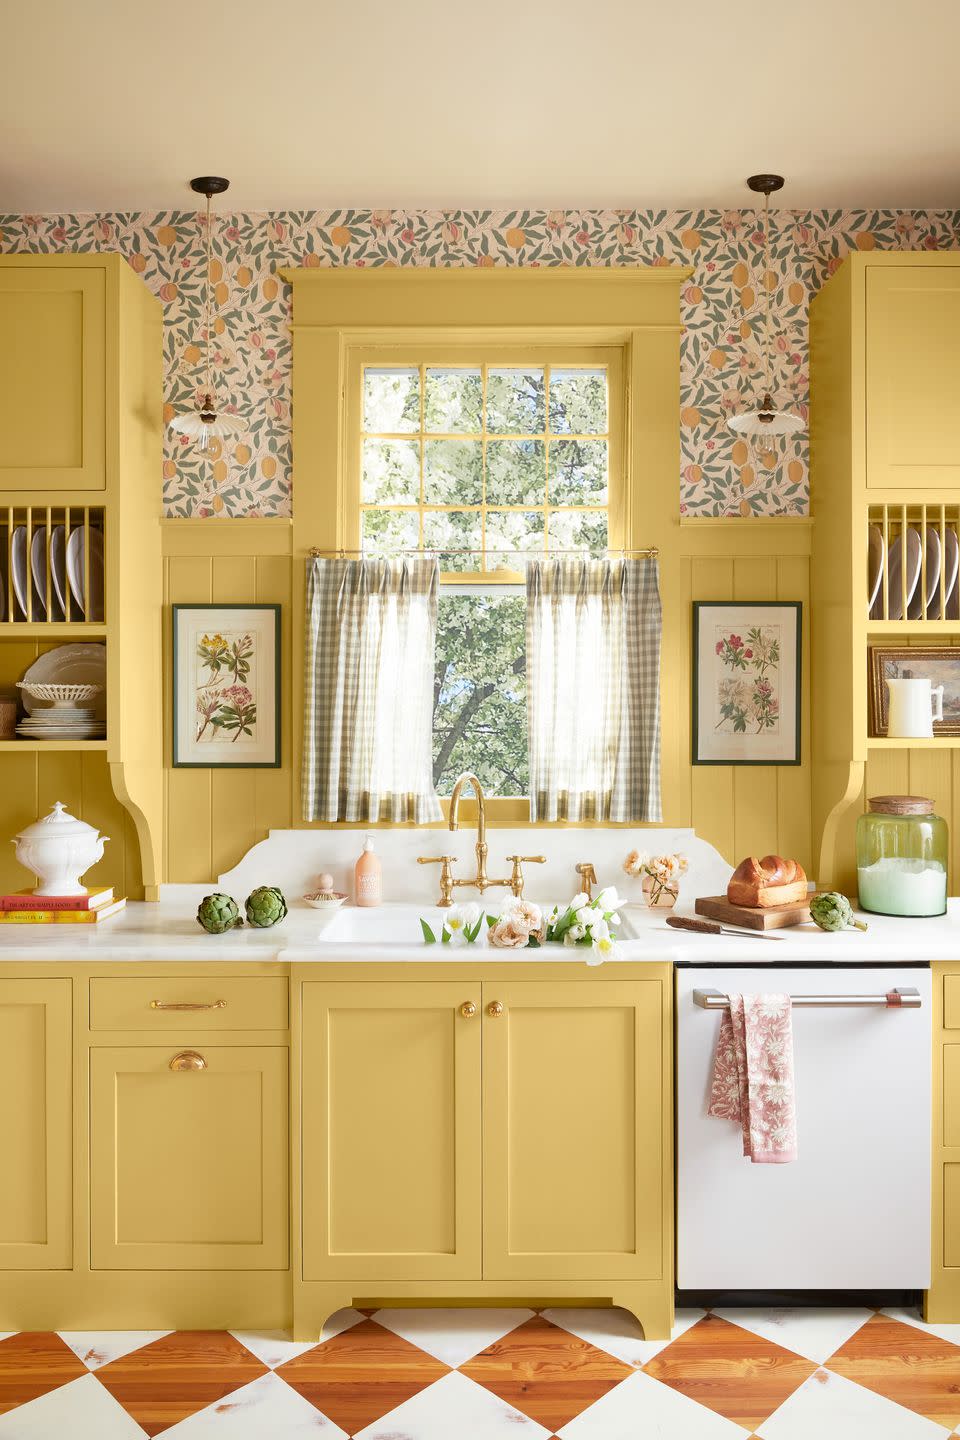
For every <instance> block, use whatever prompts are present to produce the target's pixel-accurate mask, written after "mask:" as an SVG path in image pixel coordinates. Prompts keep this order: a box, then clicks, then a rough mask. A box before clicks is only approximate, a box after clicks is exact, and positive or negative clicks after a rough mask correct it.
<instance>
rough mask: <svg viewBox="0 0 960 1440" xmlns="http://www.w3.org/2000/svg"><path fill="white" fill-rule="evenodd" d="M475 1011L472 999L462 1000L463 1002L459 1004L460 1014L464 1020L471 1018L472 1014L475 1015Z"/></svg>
mask: <svg viewBox="0 0 960 1440" xmlns="http://www.w3.org/2000/svg"><path fill="white" fill-rule="evenodd" d="M476 1013H477V1007H476V1005H474V1003H473V1001H472V1000H464V1002H463V1004H462V1005H461V1006H460V1014H461V1015H462V1016H463V1018H464V1020H471V1019H472V1018H473V1016H474V1015H476Z"/></svg>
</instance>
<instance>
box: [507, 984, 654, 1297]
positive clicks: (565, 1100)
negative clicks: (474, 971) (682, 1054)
mask: <svg viewBox="0 0 960 1440" xmlns="http://www.w3.org/2000/svg"><path fill="white" fill-rule="evenodd" d="M664 1000H665V997H664V994H663V986H662V982H661V981H660V980H650V981H647V980H631V981H624V982H619V981H606V980H605V981H589V980H570V981H566V980H561V981H555V982H551V981H534V982H530V983H524V982H519V981H518V982H516V983H506V984H501V983H499V982H497V983H492V982H491V983H487V984H484V987H483V1006H484V1010H483V1194H484V1209H483V1274H484V1279H490V1280H512V1279H520V1278H540V1279H556V1280H561V1279H594V1280H602V1279H616V1278H619V1279H650V1278H655V1277H657V1276H659V1274H660V1270H661V1268H662V1266H661V1238H662V1225H663V1188H662V1187H663V1183H664V1176H663V1148H664V1147H663V1132H662V1119H663V1117H662V1103H663V1101H662V1073H661V1066H662V1052H661V1019H662V1009H663V1004H664ZM498 1005H499V1006H500V1007H502V1009H501V1011H500V1012H499V1013H497V1012H496V1007H497V1006H498ZM491 1007H493V1013H492V1012H491Z"/></svg>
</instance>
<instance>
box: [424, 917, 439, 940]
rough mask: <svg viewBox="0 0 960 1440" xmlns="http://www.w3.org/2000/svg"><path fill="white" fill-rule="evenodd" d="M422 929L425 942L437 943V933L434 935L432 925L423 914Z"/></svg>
mask: <svg viewBox="0 0 960 1440" xmlns="http://www.w3.org/2000/svg"><path fill="white" fill-rule="evenodd" d="M420 929H421V930H422V931H423V940H424V944H425V945H436V943H437V937H436V935H434V933H433V931H432V930H431V929H430V926H429V925H428V924H427V922H426V920H424V919H423V917H422V916H421V919H420Z"/></svg>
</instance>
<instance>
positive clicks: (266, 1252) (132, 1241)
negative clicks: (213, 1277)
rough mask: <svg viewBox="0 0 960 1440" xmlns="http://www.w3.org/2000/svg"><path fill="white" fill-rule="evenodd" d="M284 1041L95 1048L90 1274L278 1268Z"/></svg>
mask: <svg viewBox="0 0 960 1440" xmlns="http://www.w3.org/2000/svg"><path fill="white" fill-rule="evenodd" d="M287 1089H288V1051H287V1049H286V1047H284V1046H263V1047H259V1046H229V1045H223V1044H217V1045H208V1044H206V1043H197V1044H196V1045H195V1046H189V1047H188V1046H177V1045H165V1046H147V1045H138V1046H122V1047H112V1046H104V1047H97V1048H94V1049H92V1050H91V1052H90V1125H91V1137H90V1168H91V1176H90V1186H91V1260H92V1265H93V1268H94V1269H95V1270H96V1269H105V1270H115V1269H121V1270H122V1269H139V1270H283V1269H285V1268H286V1267H287V1264H288V1253H289V1249H288V1231H289V1216H288V1120H287Z"/></svg>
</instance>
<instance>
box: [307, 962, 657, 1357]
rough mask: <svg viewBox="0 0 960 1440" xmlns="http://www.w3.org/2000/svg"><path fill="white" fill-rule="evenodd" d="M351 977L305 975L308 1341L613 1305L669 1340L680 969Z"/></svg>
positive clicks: (404, 970)
mask: <svg viewBox="0 0 960 1440" xmlns="http://www.w3.org/2000/svg"><path fill="white" fill-rule="evenodd" d="M359 968H360V967H357V966H356V965H348V964H343V965H336V966H330V967H328V969H327V975H328V976H329V978H324V979H322V980H318V979H315V978H313V977H314V975H315V971H314V970H313V969H312V967H310V966H308V965H302V966H294V967H293V978H294V987H293V997H292V998H293V1032H294V1037H293V1043H294V1047H295V1054H296V1055H297V1056H298V1057H299V1059H298V1060H297V1061H295V1066H294V1069H295V1072H296V1070H297V1069H299V1071H300V1076H301V1084H300V1090H299V1096H298V1098H297V1101H296V1103H297V1104H298V1105H299V1114H297V1113H295V1115H294V1123H293V1127H292V1129H293V1134H294V1167H293V1169H294V1207H295V1208H294V1216H295V1220H294V1242H295V1252H294V1276H293V1280H294V1307H293V1308H294V1333H295V1335H296V1337H297V1338H298V1339H310V1338H315V1336H316V1335H317V1334H318V1333H319V1331H320V1328H321V1326H322V1324H323V1321H324V1320H325V1319H326V1318H327V1316H328V1315H330V1314H331V1313H332V1312H333V1311H335V1310H337V1309H339V1308H340V1307H341V1306H344V1305H350V1304H354V1305H360V1306H368V1305H394V1304H396V1305H404V1304H407V1305H414V1304H423V1303H424V1302H429V1303H432V1304H463V1305H470V1304H497V1303H502V1304H508V1303H509V1304H526V1305H556V1304H564V1303H566V1304H574V1303H580V1304H588V1303H592V1304H604V1303H607V1304H612V1305H620V1306H624V1307H626V1308H627V1309H629V1310H632V1311H633V1313H634V1314H635V1315H637V1316H638V1318H639V1319H640V1321H641V1323H642V1324H643V1327H644V1331H645V1333H646V1335H647V1337H648V1338H651V1339H652V1338H658V1337H662V1336H668V1335H669V1334H670V1325H671V1322H672V1318H673V1250H672V1210H673V1188H672V1177H673V1157H672V1119H671V1116H672V1095H671V1073H672V1049H671V1036H672V1010H671V1005H672V987H671V986H670V984H669V979H670V967H669V966H667V965H659V964H645V965H642V966H641V965H617V966H612V965H608V966H604V967H602V968H601V969H598V970H597V971H586V970H585V968H584V967H582V966H580V965H577V964H575V963H573V962H570V963H567V964H564V963H562V962H550V961H542V962H540V963H527V964H524V963H523V962H522V961H513V962H509V963H504V962H499V961H490V960H487V959H484V960H482V961H476V962H470V961H465V960H464V961H461V962H460V963H459V964H455V963H454V964H442V963H434V964H426V963H425V964H407V965H404V966H399V965H394V966H391V965H382V966H381V965H376V964H371V965H365V966H363V967H362V976H363V978H362V979H360V980H357V979H356V978H355V977H356V975H357V972H358V969H359ZM334 972H337V973H334ZM295 1093H296V1086H295ZM297 1207H299V1208H297ZM298 1243H299V1245H300V1253H299V1254H297V1250H296V1246H297V1244H298Z"/></svg>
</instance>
